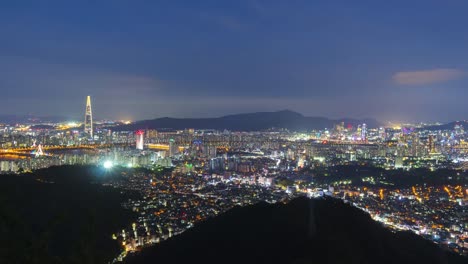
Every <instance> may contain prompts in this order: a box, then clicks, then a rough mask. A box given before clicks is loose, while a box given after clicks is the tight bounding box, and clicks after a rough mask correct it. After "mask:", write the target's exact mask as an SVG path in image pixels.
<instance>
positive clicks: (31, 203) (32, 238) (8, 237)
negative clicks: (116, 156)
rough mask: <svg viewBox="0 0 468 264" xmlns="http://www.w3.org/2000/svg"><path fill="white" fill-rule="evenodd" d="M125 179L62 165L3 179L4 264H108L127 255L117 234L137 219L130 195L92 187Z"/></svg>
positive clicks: (0, 232)
mask: <svg viewBox="0 0 468 264" xmlns="http://www.w3.org/2000/svg"><path fill="white" fill-rule="evenodd" d="M118 176H119V174H117V173H116V174H115V175H114V173H107V172H104V171H102V169H100V168H98V167H93V166H62V167H51V168H48V169H42V170H38V171H35V172H34V173H30V174H23V175H0V263H2V264H3V263H5V264H16V263H18V264H27V263H47V264H62V263H69V264H74V263H76V264H81V263H90V264H91V263H108V262H109V261H111V260H112V259H113V258H115V257H116V256H117V255H118V254H119V253H120V252H121V251H122V247H121V244H120V243H119V242H118V241H117V240H112V238H111V234H112V233H113V232H116V231H118V230H121V229H122V228H123V227H125V226H126V225H128V223H131V222H132V221H134V219H135V218H136V215H135V214H134V213H132V212H131V211H129V210H126V209H124V208H122V206H121V203H122V202H124V201H125V200H126V199H127V198H128V195H130V194H128V195H127V194H126V195H123V194H122V193H121V192H120V191H119V190H116V189H114V188H110V187H105V186H102V185H100V184H93V183H92V182H101V181H104V180H105V179H106V178H110V177H118Z"/></svg>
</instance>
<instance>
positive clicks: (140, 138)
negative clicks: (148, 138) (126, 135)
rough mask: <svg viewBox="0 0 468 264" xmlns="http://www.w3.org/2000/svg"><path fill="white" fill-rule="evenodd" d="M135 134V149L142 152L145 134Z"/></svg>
mask: <svg viewBox="0 0 468 264" xmlns="http://www.w3.org/2000/svg"><path fill="white" fill-rule="evenodd" d="M135 134H136V149H138V150H143V145H144V135H145V132H144V131H143V130H138V131H137V132H136V133H135Z"/></svg>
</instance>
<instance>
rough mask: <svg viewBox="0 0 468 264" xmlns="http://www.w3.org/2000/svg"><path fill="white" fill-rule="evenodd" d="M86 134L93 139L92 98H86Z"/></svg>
mask: <svg viewBox="0 0 468 264" xmlns="http://www.w3.org/2000/svg"><path fill="white" fill-rule="evenodd" d="M84 132H85V133H86V134H88V135H89V136H90V137H91V138H92V137H93V112H92V111H91V96H89V95H88V97H86V112H85V120H84Z"/></svg>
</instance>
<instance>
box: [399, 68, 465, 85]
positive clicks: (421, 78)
mask: <svg viewBox="0 0 468 264" xmlns="http://www.w3.org/2000/svg"><path fill="white" fill-rule="evenodd" d="M465 75H466V73H465V72H464V71H462V70H458V69H432V70H422V71H409V72H397V73H395V74H394V75H393V80H394V81H395V82H396V83H398V84H403V85H424V84H433V83H440V82H445V81H450V80H456V79H460V78H462V77H464V76H465Z"/></svg>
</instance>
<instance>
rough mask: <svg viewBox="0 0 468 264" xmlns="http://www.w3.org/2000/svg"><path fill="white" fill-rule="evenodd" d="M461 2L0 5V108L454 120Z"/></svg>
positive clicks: (461, 63) (461, 115) (462, 45)
mask: <svg viewBox="0 0 468 264" xmlns="http://www.w3.org/2000/svg"><path fill="white" fill-rule="evenodd" d="M366 2H367V1H366ZM467 5H468V3H465V2H461V1H452V2H449V3H447V2H442V1H424V2H422V1H411V3H408V2H407V1H396V2H395V1H394V2H392V3H391V4H389V3H375V2H368V3H348V2H342V3H339V4H338V3H328V2H327V1H319V2H314V3H309V2H307V1H298V2H297V3H296V2H295V3H293V4H291V3H288V4H286V2H282V1H268V2H266V1H253V0H249V1H247V0H246V1H240V2H239V3H235V4H234V3H226V2H224V3H219V2H218V1H207V2H204V3H203V4H194V3H192V2H189V1H171V2H170V3H162V2H153V3H146V4H135V3H125V2H116V3H113V5H112V6H109V5H107V4H105V3H93V4H85V3H81V4H75V5H68V4H65V3H62V2H59V1H57V2H51V3H50V4H48V5H47V7H46V6H41V4H40V3H35V2H33V1H32V2H31V4H29V5H21V6H18V5H16V4H15V3H2V6H3V8H1V11H0V17H1V18H0V23H1V25H2V26H1V27H0V33H1V34H2V35H3V36H4V37H3V39H4V41H2V43H1V44H0V80H1V82H0V89H1V90H2V91H3V92H4V94H3V96H2V98H3V99H2V100H1V101H0V102H1V106H0V112H1V113H2V114H29V113H35V114H38V115H53V114H55V113H57V112H60V113H63V114H64V115H66V116H72V117H79V115H78V113H81V112H82V104H81V101H80V100H77V98H82V97H84V96H86V95H91V96H92V97H93V98H94V100H95V101H96V102H97V104H96V107H95V113H96V117H97V118H101V119H103V118H109V119H132V120H141V119H152V118H158V117H164V116H170V117H216V116H222V115H226V114H235V113H246V112H258V111H277V110H282V109H290V110H293V111H297V112H300V113H302V114H304V115H306V116H324V117H329V118H343V117H353V118H368V117H369V118H375V119H378V120H382V121H387V120H402V121H418V120H423V121H443V122H445V121H452V120H462V119H466V116H468V109H467V108H466V107H465V103H464V98H465V97H466V95H467V89H466V85H468V79H467V78H466V77H467V74H466V73H467V70H468V65H467V63H466V61H467V60H466V56H465V54H466V46H467V44H468V39H467V38H466V36H467V35H468V34H466V29H465V27H464V26H463V25H464V24H466V23H467V22H468V21H467V19H468V18H466V16H465V15H464V13H463V10H466V7H467Z"/></svg>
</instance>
